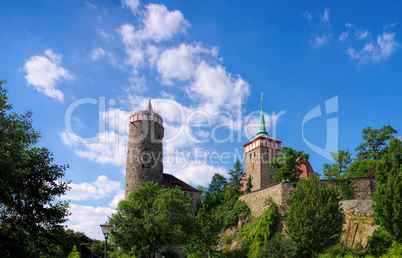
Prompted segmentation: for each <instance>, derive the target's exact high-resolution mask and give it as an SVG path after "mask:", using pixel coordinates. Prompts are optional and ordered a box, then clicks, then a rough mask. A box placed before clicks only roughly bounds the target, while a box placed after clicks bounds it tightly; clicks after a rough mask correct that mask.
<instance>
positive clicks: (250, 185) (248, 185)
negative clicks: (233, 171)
mask: <svg viewBox="0 0 402 258" xmlns="http://www.w3.org/2000/svg"><path fill="white" fill-rule="evenodd" d="M252 188H253V178H252V177H251V175H248V178H247V181H246V190H245V191H244V192H246V193H249V192H251V189H252Z"/></svg>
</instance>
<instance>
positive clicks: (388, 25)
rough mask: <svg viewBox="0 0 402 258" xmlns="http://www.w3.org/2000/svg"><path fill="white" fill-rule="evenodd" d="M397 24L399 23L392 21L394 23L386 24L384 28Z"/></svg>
mask: <svg viewBox="0 0 402 258" xmlns="http://www.w3.org/2000/svg"><path fill="white" fill-rule="evenodd" d="M398 24H399V23H398V22H394V23H390V24H387V25H385V26H384V30H386V29H388V28H392V27H394V26H396V25H398Z"/></svg>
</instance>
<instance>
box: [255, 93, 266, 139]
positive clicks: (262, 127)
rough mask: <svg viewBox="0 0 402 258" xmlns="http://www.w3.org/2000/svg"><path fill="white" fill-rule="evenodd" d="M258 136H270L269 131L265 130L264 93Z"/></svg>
mask: <svg viewBox="0 0 402 258" xmlns="http://www.w3.org/2000/svg"><path fill="white" fill-rule="evenodd" d="M257 135H258V136H260V135H268V133H267V129H266V128H265V119H264V110H263V108H262V93H261V113H260V127H259V128H258V132H257Z"/></svg>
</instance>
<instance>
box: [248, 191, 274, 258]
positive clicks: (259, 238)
mask: <svg viewBox="0 0 402 258" xmlns="http://www.w3.org/2000/svg"><path fill="white" fill-rule="evenodd" d="M266 206H267V207H268V208H267V209H266V210H265V211H264V213H263V214H262V215H261V216H260V217H258V218H257V219H256V220H254V221H253V222H252V223H250V224H248V225H246V226H245V227H244V228H243V229H242V234H243V235H244V239H243V245H244V248H245V249H246V251H247V254H248V256H249V257H253V256H254V254H255V252H256V251H257V250H258V249H259V248H261V247H262V246H264V245H266V244H267V243H268V242H269V240H271V239H273V238H274V237H276V238H277V239H280V238H281V237H280V236H278V235H277V231H278V224H279V221H280V220H281V214H280V213H279V207H278V205H276V203H274V202H273V201H272V199H269V200H267V202H266Z"/></svg>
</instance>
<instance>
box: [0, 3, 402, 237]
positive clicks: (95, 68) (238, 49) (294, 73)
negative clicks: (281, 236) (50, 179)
mask: <svg viewBox="0 0 402 258" xmlns="http://www.w3.org/2000/svg"><path fill="white" fill-rule="evenodd" d="M0 9H1V10H2V15H1V16H0V24H1V25H0V60H2V62H1V64H0V78H1V79H7V80H8V84H7V85H6V86H7V87H8V88H9V95H8V96H9V99H10V102H11V103H13V105H14V109H15V110H16V111H17V112H19V113H23V112H25V111H27V110H31V111H33V112H34V114H33V119H34V127H35V128H36V129H37V130H38V131H40V132H41V134H42V138H41V140H40V142H39V145H40V146H46V147H48V148H49V149H50V150H51V151H52V152H53V153H54V157H55V160H56V163H57V164H69V165H70V168H69V169H68V170H67V173H66V176H65V179H68V180H71V181H72V190H71V191H70V192H69V193H68V194H67V196H66V197H65V199H68V200H71V212H72V215H71V216H70V221H69V222H68V223H67V224H68V226H69V227H70V228H72V229H74V230H76V231H83V232H85V233H86V234H87V235H88V236H90V237H93V238H98V239H102V234H101V232H100V228H99V224H101V223H103V222H104V221H105V220H106V219H107V216H109V215H110V214H111V213H112V212H113V210H114V209H115V207H116V204H117V202H118V201H119V200H120V199H121V198H123V187H124V173H125V162H126V149H125V148H126V141H127V136H128V135H127V130H128V117H129V115H130V113H132V112H133V111H137V110H143V109H145V107H146V104H147V101H148V99H151V100H152V102H153V104H154V110H155V111H156V112H157V113H159V114H160V115H162V116H163V118H164V127H165V142H164V172H165V173H171V174H174V175H176V176H177V177H179V178H181V179H182V180H184V181H186V182H188V183H190V184H192V185H194V186H197V185H207V184H208V182H209V181H210V179H211V177H212V175H213V174H214V173H222V174H224V175H226V174H227V171H228V169H230V168H231V167H232V165H233V163H234V160H235V158H237V157H240V158H242V156H241V154H242V153H243V147H242V146H243V144H245V143H247V142H248V140H249V139H250V138H252V137H254V136H255V133H256V131H257V127H256V126H258V125H256V122H257V121H258V113H259V110H260V105H261V101H260V98H261V92H263V93H264V95H263V98H264V102H263V103H264V111H265V112H266V121H267V128H269V129H268V130H269V133H270V134H271V135H273V136H274V137H275V138H277V139H278V140H280V141H282V146H288V147H292V148H294V149H297V150H303V151H305V152H306V153H309V154H310V162H311V164H312V166H313V169H314V170H315V171H317V172H319V173H321V171H322V165H323V163H326V162H330V160H328V159H327V157H328V156H329V152H330V151H334V150H337V149H340V150H342V149H349V150H351V151H352V152H353V151H354V148H355V147H356V146H357V145H358V144H360V143H361V142H362V137H361V131H362V129H363V128H365V127H367V126H371V127H373V128H380V127H381V126H382V125H384V124H390V125H392V126H393V127H394V128H395V129H397V130H399V131H400V130H402V122H401V119H400V118H399V117H400V113H401V111H402V102H401V101H400V98H401V96H402V89H401V88H402V87H401V84H402V73H401V64H402V63H401V60H402V51H401V44H402V38H401V28H402V27H401V26H402V24H400V23H401V22H402V21H401V16H400V13H401V12H402V8H401V4H400V3H399V2H397V1H385V2H382V3H378V2H375V1H354V2H353V3H352V4H351V3H350V1H336V2H333V1H314V2H310V3H306V2H299V1H292V2H287V3H284V2H283V1H248V2H246V1H159V2H158V1H156V2H148V1H147V2H143V1H138V0H122V1H88V2H85V1H40V2H37V1H12V2H7V1H1V2H0ZM398 135H401V133H399V134H398ZM239 155H240V156H239Z"/></svg>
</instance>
